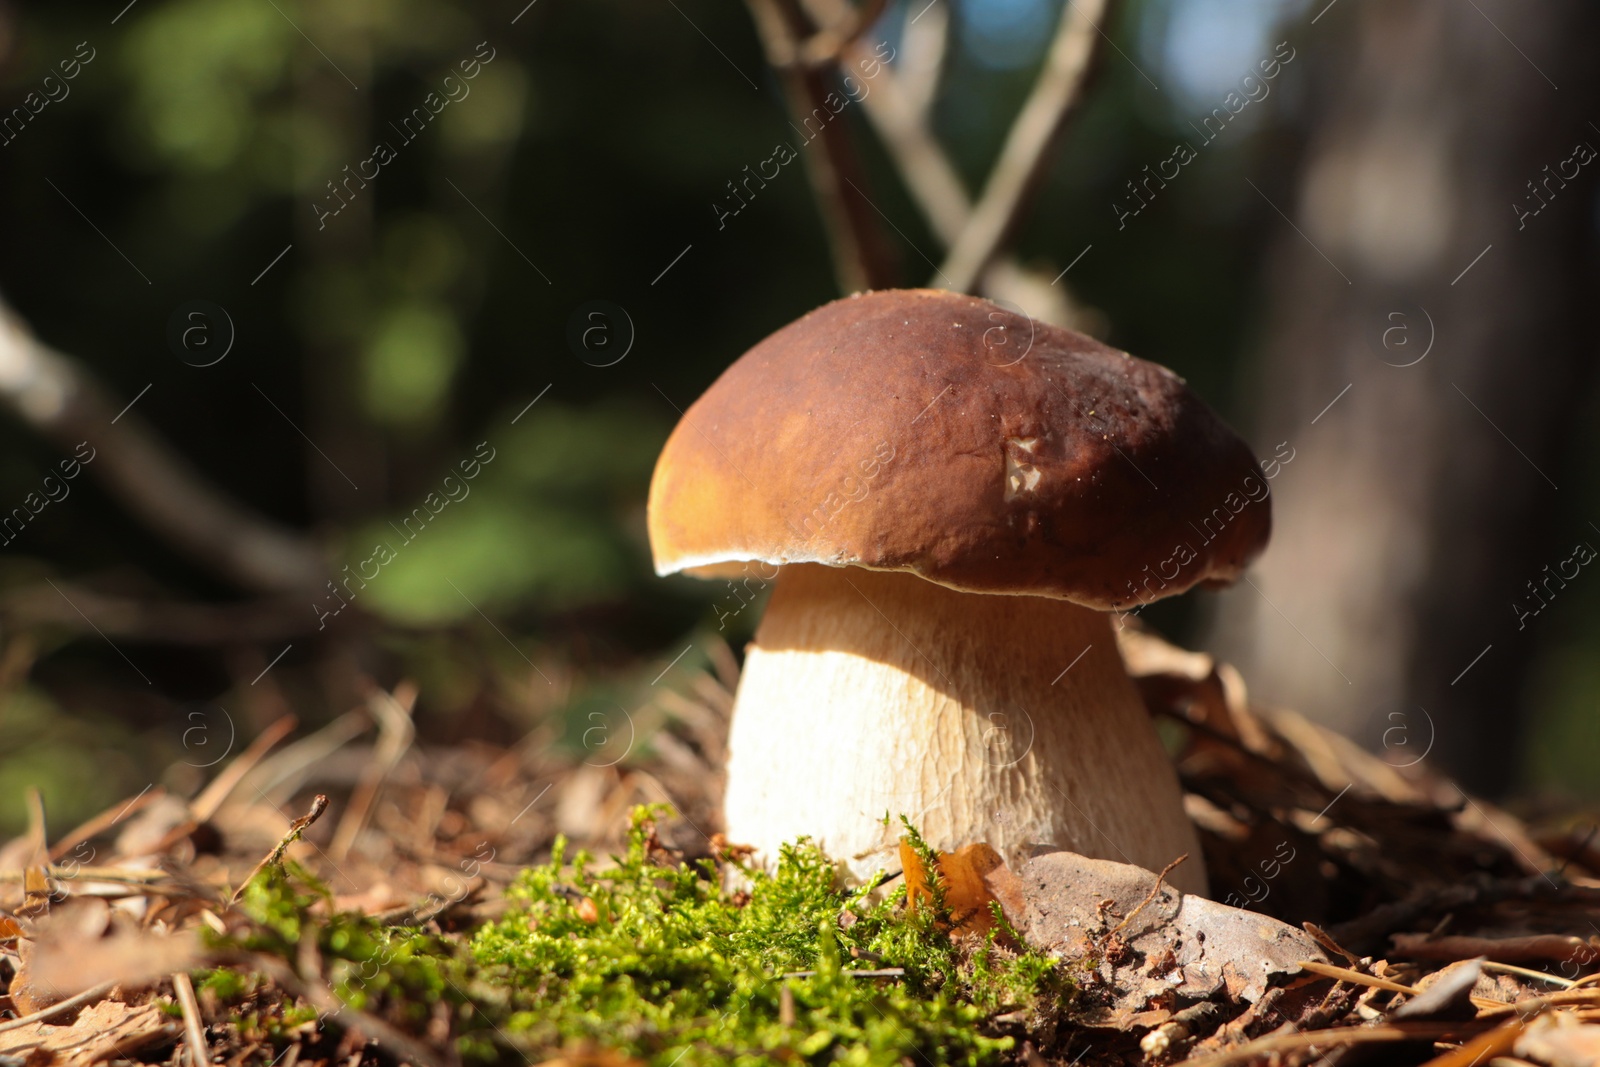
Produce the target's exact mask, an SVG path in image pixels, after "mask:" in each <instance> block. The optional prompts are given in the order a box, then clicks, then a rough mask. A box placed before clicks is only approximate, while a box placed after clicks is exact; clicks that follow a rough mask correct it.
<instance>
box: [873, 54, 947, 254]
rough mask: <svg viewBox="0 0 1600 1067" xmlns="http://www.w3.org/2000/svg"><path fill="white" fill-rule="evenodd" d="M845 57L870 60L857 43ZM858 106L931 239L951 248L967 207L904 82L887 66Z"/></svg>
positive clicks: (941, 150)
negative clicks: (929, 230) (923, 219)
mask: <svg viewBox="0 0 1600 1067" xmlns="http://www.w3.org/2000/svg"><path fill="white" fill-rule="evenodd" d="M845 55H846V58H847V59H849V60H850V61H852V62H858V63H864V62H867V61H868V60H869V59H871V58H873V57H872V54H871V52H870V51H869V50H867V49H865V48H863V47H861V46H859V45H858V46H855V47H852V48H851V49H849V50H848V51H847V52H846V53H845ZM861 106H862V107H863V108H865V109H866V112H867V118H868V119H869V120H870V121H871V122H872V125H873V128H874V129H876V130H877V131H878V136H879V137H880V138H882V139H883V144H884V147H885V148H887V149H888V150H889V155H890V156H891V157H892V158H893V159H894V162H895V167H896V169H898V170H899V171H900V176H901V178H902V179H903V180H904V181H905V183H906V188H907V189H908V190H909V191H910V192H911V197H912V199H914V200H915V201H916V202H917V205H918V206H919V207H920V208H922V212H923V214H924V215H926V216H927V219H928V224H929V225H930V226H931V227H932V228H933V232H934V236H936V237H938V238H939V240H940V241H941V242H943V244H944V246H945V247H946V248H950V247H951V246H953V245H954V244H955V242H956V239H957V238H958V237H959V236H960V235H961V231H962V230H963V229H965V228H966V225H967V220H968V219H969V218H970V217H971V215H972V203H971V200H970V199H969V198H968V195H967V189H966V186H965V185H964V184H963V183H962V181H961V175H960V174H958V173H957V172H956V168H955V167H954V166H953V165H952V164H951V162H950V157H949V156H947V155H945V151H944V148H943V147H941V146H940V144H939V142H938V141H937V140H935V139H934V136H933V134H932V133H931V132H929V130H928V124H927V112H926V111H925V110H924V109H923V108H921V107H920V106H919V105H918V104H917V103H916V101H915V100H913V99H912V98H911V97H910V96H909V95H908V94H907V93H906V90H905V82H904V80H903V79H901V78H898V77H896V75H895V71H893V70H891V69H890V68H888V67H885V68H883V69H882V70H880V71H879V72H878V76H877V77H876V78H875V79H873V86H872V91H871V92H869V93H868V94H867V95H866V96H865V97H863V98H862V101H861Z"/></svg>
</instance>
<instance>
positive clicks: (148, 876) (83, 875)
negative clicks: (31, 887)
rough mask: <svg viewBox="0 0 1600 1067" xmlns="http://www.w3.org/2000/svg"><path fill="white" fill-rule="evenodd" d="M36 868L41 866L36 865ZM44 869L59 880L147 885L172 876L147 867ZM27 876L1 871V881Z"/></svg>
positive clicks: (19, 880)
mask: <svg viewBox="0 0 1600 1067" xmlns="http://www.w3.org/2000/svg"><path fill="white" fill-rule="evenodd" d="M34 869H35V870H38V869H40V868H38V867H35V868H34ZM43 870H44V872H45V873H46V874H48V875H49V876H50V877H51V878H54V879H57V880H58V881H63V882H67V881H72V880H74V879H76V880H78V881H82V882H122V883H125V884H127V885H145V884H147V883H150V882H161V881H165V880H166V879H168V878H171V877H172V874H171V873H170V872H168V871H161V870H153V869H150V868H146V867H80V866H72V865H67V866H57V865H56V864H54V863H52V864H48V865H46V866H45V867H43ZM26 879H27V876H26V874H25V873H24V872H23V871H0V882H21V881H26Z"/></svg>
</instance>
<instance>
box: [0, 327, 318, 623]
mask: <svg viewBox="0 0 1600 1067" xmlns="http://www.w3.org/2000/svg"><path fill="white" fill-rule="evenodd" d="M0 404H4V405H5V406H6V407H9V408H10V409H11V410H12V411H13V412H14V413H15V414H16V415H18V416H19V417H20V418H21V419H22V421H24V422H25V423H27V424H28V425H29V426H30V427H32V428H33V429H34V430H35V431H37V432H38V433H39V434H40V435H41V436H43V437H45V438H47V439H49V440H50V441H52V442H54V443H55V444H56V445H58V446H60V447H61V448H62V449H63V450H64V451H66V452H69V453H71V452H72V451H73V450H74V449H75V448H77V447H78V446H79V444H80V443H83V442H87V443H88V445H89V447H91V448H93V449H94V452H93V453H92V454H93V456H94V460H93V462H92V463H91V464H89V467H90V469H91V470H92V471H93V472H94V474H95V475H96V476H97V477H99V478H100V480H101V482H102V484H103V485H104V486H105V488H106V490H107V491H108V492H110V493H111V494H112V495H113V496H115V497H116V498H117V499H118V500H119V501H121V503H122V504H123V506H124V507H126V508H127V509H128V510H129V511H130V512H132V513H133V514H135V515H137V516H138V517H139V518H140V519H141V520H142V521H143V522H144V523H145V524H146V525H147V526H149V527H150V528H151V530H153V531H154V532H156V533H157V534H159V535H160V536H162V537H164V538H165V539H166V540H167V541H168V543H170V544H171V545H172V546H173V547H175V548H176V549H178V550H179V551H181V552H185V553H187V554H189V555H190V556H192V557H193V558H194V559H195V561H196V562H198V563H200V564H202V565H204V566H206V567H207V568H209V569H210V570H211V571H212V572H213V573H215V574H217V575H219V576H221V577H224V578H226V579H228V580H229V581H232V582H234V583H235V584H237V585H239V586H240V587H242V588H245V589H250V590H255V591H259V592H269V593H282V592H290V591H302V590H306V589H313V588H316V587H317V586H319V585H320V584H321V583H322V582H323V580H324V578H325V576H326V573H325V572H326V568H325V566H324V564H323V560H322V558H321V556H320V555H319V553H318V552H317V550H316V549H315V547H314V546H313V545H312V544H311V543H310V542H308V541H306V540H305V539H303V538H301V537H299V536H298V535H297V534H295V533H293V532H292V531H290V530H287V529H285V528H283V527H280V526H278V525H276V524H275V523H272V522H271V521H269V520H267V519H265V518H262V517H260V516H258V515H253V514H251V513H250V512H248V511H246V510H245V509H244V508H243V507H241V506H240V505H238V504H236V503H234V502H233V501H231V500H227V499H225V498H223V497H222V496H220V495H218V494H217V493H216V492H215V491H214V490H213V489H211V488H210V487H208V486H207V485H206V484H205V483H204V482H203V481H202V480H201V478H200V475H199V474H198V473H196V472H195V471H194V470H193V469H192V468H191V467H190V466H189V464H188V463H187V462H186V461H185V460H184V459H183V458H182V457H181V456H179V455H178V454H177V453H176V452H174V451H173V450H172V449H171V448H169V447H168V446H167V445H166V444H165V443H164V442H163V441H161V440H160V439H159V438H158V437H157V436H156V435H155V433H154V432H153V431H152V430H150V429H149V428H148V427H147V426H146V424H145V423H144V422H143V421H142V420H141V419H140V418H139V416H138V415H137V414H136V413H134V412H132V411H123V412H121V414H119V413H118V407H119V405H117V404H116V402H115V401H114V400H112V399H111V397H110V395H109V393H108V392H107V391H106V390H105V388H104V387H102V386H101V385H100V384H99V383H98V382H97V381H95V380H94V379H93V378H92V377H91V376H90V375H89V373H88V372H87V371H85V370H83V369H82V368H81V367H79V366H78V365H77V363H76V362H75V361H74V360H72V359H70V358H69V357H67V356H64V355H62V354H61V353H59V352H56V351H54V350H52V349H50V348H48V347H46V346H45V345H43V344H41V343H40V342H39V341H38V340H37V339H35V338H34V336H33V334H32V333H31V332H30V331H29V330H28V328H27V326H26V325H25V324H24V323H23V321H22V320H21V319H20V318H19V317H18V316H17V314H16V312H14V311H13V310H12V309H11V308H9V307H8V306H6V305H5V304H4V303H3V302H0Z"/></svg>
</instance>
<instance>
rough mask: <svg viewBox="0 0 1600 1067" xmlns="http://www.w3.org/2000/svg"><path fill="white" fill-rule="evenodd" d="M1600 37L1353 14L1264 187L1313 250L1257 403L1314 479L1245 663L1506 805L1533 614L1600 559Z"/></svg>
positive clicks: (1572, 29)
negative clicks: (1274, 182)
mask: <svg viewBox="0 0 1600 1067" xmlns="http://www.w3.org/2000/svg"><path fill="white" fill-rule="evenodd" d="M1315 7H1317V8H1321V7H1322V5H1321V4H1318V5H1315ZM1595 15H1596V13H1595V10H1594V9H1593V7H1592V5H1587V4H1584V3H1581V2H1579V0H1550V2H1546V3H1540V4H1532V5H1527V4H1517V3H1514V2H1512V0H1474V3H1470V4H1454V3H1450V4H1440V3H1437V2H1435V0H1381V2H1380V0H1369V2H1366V3H1351V2H1348V0H1347V2H1346V3H1345V4H1342V5H1340V6H1338V7H1332V8H1330V9H1327V10H1326V11H1325V14H1324V16H1323V17H1320V19H1319V21H1318V22H1317V24H1316V25H1314V26H1313V25H1307V24H1302V26H1301V27H1300V29H1299V31H1298V33H1297V37H1296V43H1297V44H1299V43H1300V42H1302V41H1303V42H1304V44H1303V46H1302V47H1303V48H1304V50H1305V51H1306V52H1308V53H1310V54H1311V60H1312V61H1311V64H1309V65H1311V66H1312V67H1313V70H1312V73H1311V75H1310V77H1311V79H1312V85H1311V86H1310V89H1311V92H1310V93H1309V94H1308V97H1307V100H1308V107H1309V111H1310V114H1308V115H1306V116H1305V118H1306V120H1307V121H1306V128H1308V129H1309V130H1310V131H1311V133H1310V135H1309V141H1308V143H1307V144H1306V146H1305V151H1304V155H1303V158H1302V161H1301V166H1300V169H1299V172H1298V175H1297V176H1296V177H1295V179H1294V186H1293V189H1292V191H1291V190H1285V189H1282V188H1274V187H1272V186H1270V185H1269V186H1265V187H1263V189H1262V192H1263V193H1264V194H1265V195H1266V196H1270V197H1271V198H1272V200H1273V202H1274V203H1276V204H1277V205H1279V206H1281V207H1282V208H1283V209H1284V211H1285V212H1286V213H1287V214H1288V215H1289V216H1290V217H1292V218H1293V219H1294V221H1295V225H1296V226H1297V227H1298V228H1299V229H1300V230H1301V231H1303V235H1302V234H1300V233H1296V232H1295V230H1294V229H1291V228H1289V227H1288V226H1283V233H1282V235H1281V237H1280V238H1278V245H1277V247H1276V249H1275V254H1274V256H1273V258H1272V261H1271V262H1272V271H1271V275H1270V277H1271V281H1270V282H1269V283H1268V298H1269V314H1268V316H1267V326H1266V333H1265V345H1264V352H1263V360H1262V365H1261V368H1260V375H1259V379H1258V383H1257V388H1258V390H1259V395H1258V397H1257V400H1258V404H1257V410H1258V411H1260V412H1261V415H1260V425H1259V429H1260V431H1261V432H1260V434H1259V435H1258V438H1257V440H1258V443H1259V444H1260V445H1261V447H1262V449H1263V451H1262V454H1263V455H1266V454H1270V453H1271V452H1272V451H1273V449H1274V447H1275V446H1277V444H1278V442H1280V441H1286V442H1287V443H1288V447H1289V448H1292V449H1294V456H1295V458H1294V460H1293V461H1292V462H1291V463H1290V464H1289V465H1287V466H1285V467H1284V468H1283V470H1282V472H1281V473H1280V474H1279V476H1278V477H1277V478H1276V479H1275V480H1274V481H1273V483H1272V484H1273V489H1274V496H1275V497H1276V500H1275V504H1274V507H1275V514H1276V519H1277V528H1276V530H1275V533H1274V547H1273V548H1272V549H1271V550H1270V551H1269V552H1268V554H1267V555H1266V557H1265V558H1264V559H1263V560H1262V562H1261V564H1260V565H1259V567H1258V568H1257V569H1256V571H1255V572H1253V574H1252V579H1253V581H1254V583H1255V585H1256V586H1257V587H1258V588H1256V589H1252V588H1251V587H1250V586H1249V585H1242V586H1241V587H1240V588H1239V589H1237V590H1235V591H1232V592H1230V593H1229V594H1228V596H1227V598H1226V599H1225V600H1224V602H1223V605H1222V612H1221V617H1220V634H1219V638H1220V643H1221V644H1222V645H1223V646H1224V648H1225V649H1226V652H1227V654H1228V655H1230V656H1232V657H1233V658H1234V660H1235V662H1237V663H1238V664H1239V665H1240V666H1241V668H1243V669H1244V671H1245V677H1246V678H1248V679H1249V680H1250V682H1251V685H1252V691H1253V693H1254V694H1255V695H1256V696H1258V697H1259V698H1261V699H1263V700H1265V701H1268V702H1270V703H1275V704H1281V705H1286V706H1290V707H1294V708H1297V709H1299V710H1302V711H1305V712H1307V713H1310V714H1312V715H1314V716H1316V717H1317V718H1319V719H1321V720H1323V721H1325V722H1328V723H1330V724H1332V725H1333V726H1335V727H1336V728H1338V729H1340V730H1343V731H1344V732H1346V733H1349V734H1350V735H1352V736H1354V737H1356V738H1357V739H1358V740H1360V741H1362V742H1364V743H1366V744H1368V745H1370V746H1373V747H1380V746H1381V747H1384V748H1386V749H1388V750H1389V753H1390V754H1389V756H1388V757H1387V758H1388V759H1389V761H1390V762H1391V763H1394V764H1401V763H1409V762H1411V761H1412V760H1413V759H1415V758H1416V757H1420V756H1421V755H1422V753H1423V751H1424V750H1425V749H1426V748H1428V747H1429V744H1430V737H1433V738H1434V740H1433V742H1432V756H1431V759H1432V760H1433V761H1434V762H1436V763H1438V764H1440V765H1442V766H1443V767H1444V768H1445V769H1447V770H1449V771H1451V772H1453V773H1454V774H1456V775H1457V776H1458V777H1459V778H1460V779H1461V780H1462V782H1463V784H1465V785H1466V786H1468V787H1469V788H1472V789H1476V790H1480V791H1486V792H1490V793H1493V792H1496V791H1499V790H1502V789H1504V788H1505V787H1506V786H1507V785H1508V784H1509V780H1510V778H1511V776H1512V775H1513V774H1514V773H1515V770H1516V756H1517V744H1516V741H1517V734H1518V724H1519V722H1520V721H1522V719H1521V717H1519V716H1518V714H1517V712H1518V710H1519V709H1518V704H1519V700H1520V699H1521V698H1522V697H1523V691H1524V689H1525V688H1526V687H1525V684H1524V683H1525V680H1526V678H1525V676H1526V674H1527V670H1528V667H1529V666H1530V663H1531V660H1532V658H1533V654H1534V652H1535V650H1536V645H1535V643H1534V642H1535V641H1536V640H1540V639H1545V635H1544V634H1543V632H1542V628H1541V626H1540V623H1541V622H1543V621H1544V620H1539V619H1537V618H1527V619H1524V620H1522V622H1523V624H1524V625H1523V627H1522V628H1519V619H1518V616H1517V613H1516V612H1515V611H1514V610H1513V608H1512V602H1513V601H1514V600H1519V599H1520V600H1522V601H1524V602H1526V604H1527V605H1529V606H1532V605H1534V604H1535V602H1534V601H1533V600H1532V598H1531V596H1530V594H1529V591H1528V589H1527V586H1526V583H1527V582H1528V581H1529V580H1535V581H1540V580H1542V579H1543V578H1544V577H1545V576H1546V574H1547V573H1548V572H1545V571H1544V570H1543V569H1542V568H1543V567H1544V565H1545V564H1550V565H1551V566H1552V568H1555V566H1556V565H1557V564H1558V563H1559V562H1560V561H1561V560H1564V559H1566V558H1567V557H1568V556H1570V555H1571V552H1572V546H1573V544H1574V542H1576V541H1578V540H1582V539H1588V540H1591V541H1592V542H1594V543H1595V544H1597V545H1600V540H1597V539H1596V538H1597V535H1596V534H1595V531H1594V530H1592V529H1589V528H1588V527H1587V525H1586V524H1585V523H1584V522H1583V521H1582V520H1581V518H1580V514H1581V511H1580V508H1581V504H1582V501H1580V500H1578V499H1576V497H1577V494H1578V492H1579V484H1578V479H1577V478H1575V477H1574V476H1573V472H1574V470H1575V469H1576V468H1577V467H1578V466H1579V464H1578V463H1577V462H1575V461H1574V460H1573V459H1572V450H1571V449H1570V448H1569V447H1568V445H1569V443H1570V442H1571V441H1572V440H1573V439H1574V438H1575V437H1576V436H1577V430H1578V424H1577V420H1578V419H1580V418H1581V417H1582V413H1581V412H1582V407H1583V405H1584V402H1585V400H1586V394H1587V387H1588V385H1589V384H1590V373H1589V368H1590V365H1591V363H1592V361H1593V346H1594V340H1593V335H1592V332H1591V331H1590V329H1589V328H1588V327H1589V319H1590V315H1589V309H1590V308H1591V307H1592V303H1593V295H1594V292H1595V288H1594V271H1593V267H1594V251H1595V240H1594V221H1593V213H1594V204H1595V198H1594V190H1595V177H1596V175H1597V174H1600V160H1595V161H1593V162H1589V163H1587V165H1583V164H1581V163H1579V160H1581V159H1582V157H1583V153H1582V152H1580V153H1578V155H1577V156H1576V157H1575V156H1574V146H1575V145H1577V144H1578V143H1580V142H1586V143H1587V144H1588V145H1589V146H1593V147H1595V148H1600V128H1597V127H1596V126H1594V125H1591V123H1590V121H1589V120H1590V119H1591V118H1593V119H1595V120H1596V121H1600V101H1597V99H1596V77H1595V74H1596V70H1597V67H1596V64H1595V63H1594V62H1593V55H1592V50H1593V45H1592V42H1593V41H1594V39H1595V38H1594V31H1595V28H1596V25H1595V24H1596V21H1597V20H1596V17H1595ZM1491 20H1493V21H1492V23H1491ZM1502 31H1503V32H1502ZM1330 38H1331V40H1330ZM1512 42H1515V43H1512ZM1575 165H1576V166H1577V169H1578V173H1577V175H1576V177H1573V176H1572V173H1573V169H1574V166H1575ZM1547 166H1548V168H1549V169H1548V170H1547V169H1545V168H1546V167H1547ZM1563 171H1564V172H1565V174H1566V178H1565V179H1563V178H1562V177H1561V175H1560V173H1558V172H1563ZM1552 175H1554V177H1552ZM1530 182H1533V183H1535V185H1536V186H1537V188H1538V195H1539V197H1540V198H1542V199H1536V198H1535V196H1534V195H1533V194H1532V193H1531V192H1530V186H1529V184H1528V183H1530ZM1541 203H1544V204H1545V206H1544V207H1542V209H1541V208H1540V205H1541ZM1513 205H1518V206H1520V208H1521V209H1522V210H1527V211H1529V212H1530V214H1529V215H1527V216H1519V212H1518V210H1517V209H1516V208H1514V206H1513ZM1261 207H1262V210H1263V211H1264V212H1270V211H1271V208H1269V207H1268V206H1267V204H1266V203H1264V202H1263V204H1262V205H1261ZM1535 209H1538V210H1537V213H1536V214H1532V213H1531V212H1533V211H1534V210H1535ZM1491 246H1492V247H1491ZM1486 249H1487V251H1486ZM1480 254H1481V258H1478V257H1480ZM1469 265H1470V267H1469ZM1463 272H1464V273H1463ZM1430 320H1431V322H1430ZM1430 337H1432V341H1431V350H1430V349H1429V344H1430ZM1424 352H1426V353H1427V354H1426V356H1425V357H1424ZM1346 386H1349V389H1348V391H1347V392H1341V391H1343V390H1345V388H1346ZM1330 403H1332V407H1331V408H1330V407H1328V405H1329V404H1330ZM1324 409H1326V410H1324ZM1491 420H1492V423H1491ZM1569 482H1570V483H1571V484H1569ZM1557 486H1559V487H1560V488H1559V490H1558V489H1557V488H1556V487H1557ZM1547 625H1548V624H1547ZM1490 646H1492V647H1490ZM1486 648H1487V649H1488V651H1487V652H1485V651H1484V650H1485V649H1486ZM1480 653H1482V658H1481V659H1478V660H1477V662H1476V663H1474V659H1475V657H1478V656H1479V655H1480ZM1469 665H1471V666H1470V670H1468V669H1467V668H1468V667H1469ZM1463 671H1465V674H1463ZM1424 711H1425V712H1426V714H1424Z"/></svg>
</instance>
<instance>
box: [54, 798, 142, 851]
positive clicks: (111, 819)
mask: <svg viewBox="0 0 1600 1067" xmlns="http://www.w3.org/2000/svg"><path fill="white" fill-rule="evenodd" d="M166 795H167V791H166V790H165V789H163V788H161V787H160V786H155V787H154V788H151V789H147V790H145V791H144V792H143V793H140V794H139V795H138V796H136V797H134V798H133V799H132V800H119V801H117V802H116V803H115V804H113V805H112V806H111V807H109V808H107V809H106V810H105V811H102V812H101V813H100V814H98V815H96V816H95V817H94V818H92V819H90V820H89V821H88V822H85V823H83V824H82V825H81V826H79V827H78V828H77V829H76V830H74V831H72V832H71V833H70V834H68V835H67V836H66V837H63V838H62V839H61V840H60V841H57V842H56V843H55V844H53V845H51V846H50V852H49V856H50V859H51V860H59V859H60V858H61V857H62V856H65V855H66V854H67V853H68V852H70V851H72V850H73V849H74V848H76V847H77V846H78V845H79V844H81V843H83V842H84V841H87V840H89V839H90V838H91V837H96V836H98V835H99V834H102V833H104V832H105V831H107V830H109V829H111V827H113V826H115V825H116V824H117V823H118V822H120V821H122V819H123V818H124V817H126V816H128V815H132V814H134V813H135V812H139V811H143V810H144V809H145V807H146V806H148V805H149V804H150V803H151V802H152V801H155V800H159V799H160V798H161V797H164V796H166Z"/></svg>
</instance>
